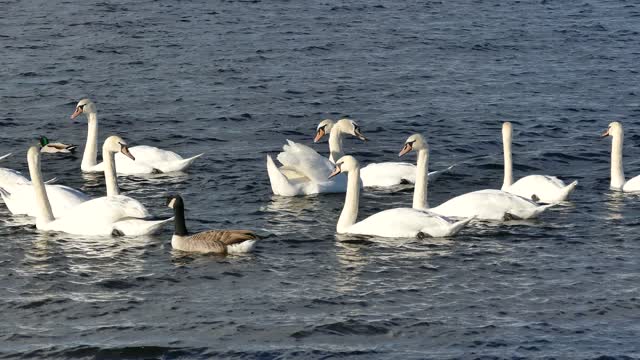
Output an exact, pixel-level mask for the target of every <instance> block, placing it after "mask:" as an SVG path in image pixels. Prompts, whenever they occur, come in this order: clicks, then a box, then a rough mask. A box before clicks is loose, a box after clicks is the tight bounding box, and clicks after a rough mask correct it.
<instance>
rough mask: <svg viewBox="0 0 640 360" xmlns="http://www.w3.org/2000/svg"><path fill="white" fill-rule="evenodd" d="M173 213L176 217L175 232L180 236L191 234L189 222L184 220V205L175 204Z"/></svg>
mask: <svg viewBox="0 0 640 360" xmlns="http://www.w3.org/2000/svg"><path fill="white" fill-rule="evenodd" d="M173 214H174V217H175V220H174V223H175V230H174V231H173V233H174V234H175V235H178V236H187V235H189V232H188V231H187V224H186V223H185V221H184V205H182V204H175V206H174V207H173Z"/></svg>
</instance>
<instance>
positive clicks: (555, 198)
mask: <svg viewBox="0 0 640 360" xmlns="http://www.w3.org/2000/svg"><path fill="white" fill-rule="evenodd" d="M512 136H513V127H512V126H511V123H510V122H505V123H503V124H502V146H503V149H504V182H503V183H502V189H501V190H503V191H506V192H510V193H512V194H516V195H520V196H522V197H524V198H527V199H532V200H534V201H537V202H541V203H547V204H553V203H557V202H560V201H564V200H566V199H567V197H568V196H569V194H570V193H571V192H572V191H573V190H574V189H575V187H576V185H578V181H574V182H572V183H571V184H569V185H566V184H565V183H564V182H563V181H562V180H560V179H558V178H557V177H555V176H548V175H528V176H525V177H523V178H521V179H520V180H518V181H516V182H515V183H514V182H513V163H512V158H511V138H512Z"/></svg>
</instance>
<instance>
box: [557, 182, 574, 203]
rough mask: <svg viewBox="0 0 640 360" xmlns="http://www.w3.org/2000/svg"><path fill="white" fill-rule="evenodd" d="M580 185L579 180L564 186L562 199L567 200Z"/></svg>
mask: <svg viewBox="0 0 640 360" xmlns="http://www.w3.org/2000/svg"><path fill="white" fill-rule="evenodd" d="M577 185H578V180H576V181H574V182H572V183H571V184H569V185H567V186H565V187H563V188H562V192H561V193H562V195H561V196H560V197H561V198H562V200H566V199H567V198H568V197H569V194H571V192H572V191H573V190H574V189H575V188H576V186H577Z"/></svg>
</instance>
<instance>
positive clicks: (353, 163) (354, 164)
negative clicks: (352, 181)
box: [329, 155, 359, 179]
mask: <svg viewBox="0 0 640 360" xmlns="http://www.w3.org/2000/svg"><path fill="white" fill-rule="evenodd" d="M358 168H359V165H358V160H356V158H354V157H353V156H351V155H345V156H343V157H341V158H340V159H338V161H336V167H335V169H333V172H332V173H331V174H329V179H331V178H332V177H334V176H336V175H338V174H340V173H343V172H349V171H354V170H356V169H358Z"/></svg>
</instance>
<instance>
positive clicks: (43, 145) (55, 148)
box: [40, 136, 78, 154]
mask: <svg viewBox="0 0 640 360" xmlns="http://www.w3.org/2000/svg"><path fill="white" fill-rule="evenodd" d="M77 147H78V145H68V144H63V143H52V142H50V141H49V139H48V138H47V137H46V136H40V152H43V153H63V154H73V153H75V152H76V148H77Z"/></svg>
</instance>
